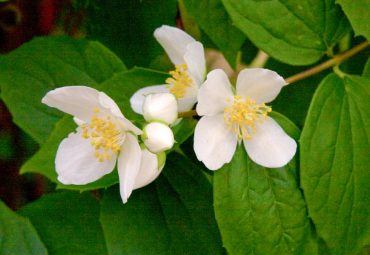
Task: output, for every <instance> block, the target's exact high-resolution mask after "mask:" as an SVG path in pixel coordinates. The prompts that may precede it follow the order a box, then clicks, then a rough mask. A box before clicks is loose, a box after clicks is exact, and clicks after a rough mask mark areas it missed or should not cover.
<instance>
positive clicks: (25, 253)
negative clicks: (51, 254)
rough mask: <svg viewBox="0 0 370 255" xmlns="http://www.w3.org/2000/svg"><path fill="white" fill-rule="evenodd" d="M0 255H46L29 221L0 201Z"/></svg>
mask: <svg viewBox="0 0 370 255" xmlns="http://www.w3.org/2000/svg"><path fill="white" fill-rule="evenodd" d="M0 254H2V255H44V254H45V255H46V254H47V251H46V248H45V246H44V244H43V243H42V242H41V240H40V238H39V236H38V234H37V232H36V230H35V229H34V227H33V226H32V224H31V223H30V222H29V220H27V219H25V218H23V217H21V216H19V215H17V214H16V213H14V212H12V210H10V209H9V208H8V207H6V205H5V204H4V203H3V202H2V201H0Z"/></svg>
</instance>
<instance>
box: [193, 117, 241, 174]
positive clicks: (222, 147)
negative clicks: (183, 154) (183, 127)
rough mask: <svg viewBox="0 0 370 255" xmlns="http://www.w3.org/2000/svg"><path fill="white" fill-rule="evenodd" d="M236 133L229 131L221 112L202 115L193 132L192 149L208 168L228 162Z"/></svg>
mask: <svg viewBox="0 0 370 255" xmlns="http://www.w3.org/2000/svg"><path fill="white" fill-rule="evenodd" d="M237 141H238V138H237V135H236V134H234V133H232V132H230V131H229V130H228V128H227V125H226V124H225V122H224V118H223V114H219V115H215V116H204V117H202V118H201V119H200V120H199V122H198V124H197V126H196V127H195V132H194V151H195V154H196V156H197V158H198V160H200V161H203V163H204V164H205V165H206V167H207V168H208V169H210V170H216V169H219V168H221V167H222V166H223V165H224V164H225V163H229V162H230V161H231V159H232V157H233V155H234V153H235V149H236V145H237Z"/></svg>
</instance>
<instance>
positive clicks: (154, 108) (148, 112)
mask: <svg viewBox="0 0 370 255" xmlns="http://www.w3.org/2000/svg"><path fill="white" fill-rule="evenodd" d="M143 115H144V119H145V120H146V121H147V122H151V121H156V120H159V121H163V122H165V123H167V124H168V125H170V124H172V123H174V122H175V121H176V119H177V101H176V98H175V96H174V95H172V94H171V93H154V94H149V95H147V96H146V97H145V100H144V104H143Z"/></svg>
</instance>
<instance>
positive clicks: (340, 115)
mask: <svg viewBox="0 0 370 255" xmlns="http://www.w3.org/2000/svg"><path fill="white" fill-rule="evenodd" d="M369 88H370V80H369V79H368V78H363V77H359V76H345V77H344V79H341V78H339V77H337V76H336V75H334V74H331V75H329V76H327V77H326V78H325V79H324V80H323V81H322V83H321V84H320V86H319V88H318V90H317V92H316V94H315V96H314V99H313V102H312V104H311V106H310V110H309V113H308V117H307V121H306V123H305V126H304V128H303V131H302V137H301V141H300V142H301V182H302V187H303V189H304V194H305V198H306V201H307V205H308V209H309V214H310V217H312V220H313V222H314V224H315V227H316V229H317V232H318V234H319V236H320V237H322V238H323V239H324V241H325V242H326V244H327V246H328V248H329V249H330V251H331V253H332V254H335V255H341V254H343V255H344V254H357V253H358V252H360V251H361V249H362V248H363V247H364V246H365V245H369V244H370V206H369V201H368V198H369V197H370V189H369V183H368V181H369V180H370V172H369V165H370V160H369V150H370V148H369V127H370V123H369V120H370V116H369V108H370V105H369V96H370V90H369Z"/></svg>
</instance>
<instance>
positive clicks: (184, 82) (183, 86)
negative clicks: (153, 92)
mask: <svg viewBox="0 0 370 255" xmlns="http://www.w3.org/2000/svg"><path fill="white" fill-rule="evenodd" d="M175 68H176V69H175V70H173V71H170V75H171V76H172V77H170V78H167V79H166V83H167V84H168V88H169V89H170V92H171V93H172V94H173V95H174V96H175V97H176V98H177V99H180V98H183V97H184V96H185V93H186V90H187V88H189V87H191V86H192V84H193V80H192V79H191V78H190V76H189V73H188V66H187V65H186V64H181V65H176V66H175Z"/></svg>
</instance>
